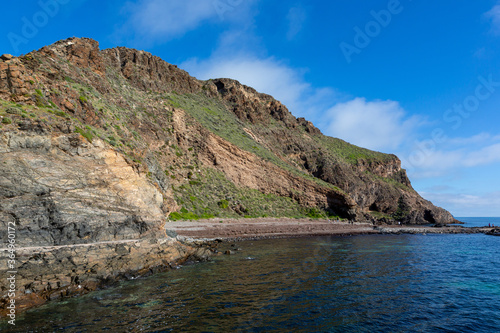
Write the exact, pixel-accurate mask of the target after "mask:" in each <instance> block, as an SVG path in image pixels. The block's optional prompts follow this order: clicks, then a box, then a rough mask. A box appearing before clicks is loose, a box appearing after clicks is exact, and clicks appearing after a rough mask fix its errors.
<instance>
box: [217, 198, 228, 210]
mask: <svg viewBox="0 0 500 333" xmlns="http://www.w3.org/2000/svg"><path fill="white" fill-rule="evenodd" d="M217 205H219V207H220V208H222V209H226V208H228V207H229V201H227V200H225V199H223V200H221V201H219V202H218V203H217Z"/></svg>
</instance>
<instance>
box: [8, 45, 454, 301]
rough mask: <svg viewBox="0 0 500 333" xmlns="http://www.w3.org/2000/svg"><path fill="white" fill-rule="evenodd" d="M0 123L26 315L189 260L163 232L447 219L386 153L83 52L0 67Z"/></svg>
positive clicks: (258, 105)
mask: <svg viewBox="0 0 500 333" xmlns="http://www.w3.org/2000/svg"><path fill="white" fill-rule="evenodd" d="M0 117H1V127H0V152H1V155H0V221H1V222H0V224H2V225H3V226H2V229H1V231H0V237H2V239H7V230H8V226H10V225H15V237H16V246H17V247H18V252H17V257H16V258H17V259H16V260H17V266H16V268H17V270H18V277H17V282H18V286H19V291H20V293H21V295H24V296H23V297H22V299H25V300H26V302H27V304H36V303H39V302H41V301H42V300H46V299H52V298H57V297H62V296H64V295H70V294H72V293H75V292H76V293H80V292H83V291H85V290H86V291H88V290H93V289H95V288H96V287H98V286H99V285H101V284H102V283H104V282H105V281H110V280H112V279H114V278H116V277H119V276H131V274H136V273H137V274H139V273H140V274H143V273H144V272H150V271H154V270H156V269H157V268H158V267H169V266H171V265H173V264H174V263H175V262H182V261H183V260H187V259H188V258H189V257H195V258H204V257H205V256H206V252H205V251H204V250H202V249H198V248H195V247H192V246H190V245H189V244H188V245H186V244H182V243H180V242H179V241H178V240H176V239H175V238H173V237H171V236H173V235H172V234H171V233H169V232H168V231H167V230H168V223H169V220H182V219H199V218H211V217H220V218H222V217H229V218H230V217H232V218H234V217H265V216H269V217H312V218H321V217H323V218H327V217H328V218H331V217H336V218H337V217H339V218H342V219H349V220H356V221H371V222H373V223H389V224H391V223H392V224H394V223H396V222H397V221H399V222H401V223H404V224H427V223H451V222H454V221H455V220H454V218H453V217H452V216H451V214H450V213H448V212H447V211H445V210H444V209H442V208H438V207H435V206H434V205H433V204H432V203H430V202H429V201H426V200H424V199H423V198H421V197H420V196H419V195H418V193H417V192H416V191H414V190H413V188H412V187H411V183H410V181H409V179H408V177H407V176H406V172H405V171H404V170H403V169H401V162H400V160H399V159H398V158H397V157H396V156H394V155H386V154H382V153H378V152H374V151H370V150H367V149H363V148H360V147H356V146H353V145H351V144H349V143H347V142H344V141H342V140H341V139H335V138H331V137H327V136H324V135H323V134H322V133H321V132H320V131H319V130H318V129H317V128H316V127H314V125H313V124H312V123H310V122H308V121H307V120H305V119H303V118H299V119H297V118H295V117H294V116H293V115H292V114H291V113H290V112H289V111H288V110H287V108H286V107H285V106H284V105H283V104H281V103H280V102H279V101H277V100H275V99H274V98H273V97H271V96H269V95H265V94H262V93H259V92H257V91H255V90H254V89H252V88H250V87H247V86H244V85H242V84H240V83H238V82H237V81H234V80H230V79H214V80H208V81H200V80H197V79H195V78H193V77H191V76H190V75H189V74H188V73H186V72H185V71H183V70H181V69H179V68H177V67H176V66H175V65H171V64H168V63H166V62H165V61H163V60H162V59H160V58H158V57H156V56H153V55H151V54H149V53H146V52H143V51H137V50H133V49H127V48H122V47H118V48H113V49H107V50H100V49H99V44H98V42H96V41H93V40H91V39H86V38H82V39H79V38H70V39H67V40H64V41H60V42H57V43H55V44H53V45H50V46H46V47H44V48H42V49H40V50H38V51H33V52H31V53H29V54H27V55H24V56H21V57H12V56H9V55H3V56H2V57H1V59H0ZM2 253H4V257H3V259H2V261H1V262H2V264H0V271H1V272H3V273H5V274H7V273H6V272H7V270H8V267H7V257H6V255H7V252H6V251H3V252H2ZM138 272H139V273H138ZM3 273H2V274H3ZM4 283H5V281H4ZM0 287H1V290H2V293H3V296H2V297H3V298H2V300H3V302H4V305H5V304H6V303H5V302H7V298H6V296H5V293H6V290H7V289H8V288H7V285H4V284H2V285H0ZM82 288H83V289H82Z"/></svg>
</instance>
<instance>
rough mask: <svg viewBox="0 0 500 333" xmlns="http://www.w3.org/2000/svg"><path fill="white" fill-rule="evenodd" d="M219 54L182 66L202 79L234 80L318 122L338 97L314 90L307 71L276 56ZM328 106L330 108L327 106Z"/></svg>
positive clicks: (323, 90) (329, 92)
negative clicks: (319, 117)
mask: <svg viewBox="0 0 500 333" xmlns="http://www.w3.org/2000/svg"><path fill="white" fill-rule="evenodd" d="M219 54H224V52H217V53H216V54H215V55H214V56H212V57H211V58H209V59H207V60H203V61H199V60H198V59H190V60H188V61H186V62H184V63H182V64H181V65H180V67H181V68H184V69H186V70H187V71H188V72H189V73H190V74H191V75H194V76H196V77H197V78H198V79H202V80H207V79H215V78H231V79H235V80H238V81H239V82H241V83H242V84H245V85H248V86H250V87H252V88H254V89H256V90H257V91H259V92H262V93H265V94H269V95H271V96H273V97H274V98H276V99H277V100H279V101H281V102H282V103H283V104H285V105H286V106H287V107H288V108H289V110H290V111H291V112H292V113H293V114H294V115H295V116H302V117H306V118H307V119H309V120H314V119H312V118H314V117H315V116H316V114H317V113H319V112H320V111H321V110H322V109H324V108H327V107H329V106H330V105H331V103H333V102H334V100H335V99H336V98H337V93H336V92H335V90H334V89H331V88H314V87H312V86H311V85H310V84H309V83H307V82H306V81H305V80H304V78H303V75H304V72H305V70H301V69H295V68H292V67H290V66H288V65H287V64H286V63H284V62H283V61H279V60H277V59H275V58H273V57H268V58H258V57H256V56H249V55H242V54H233V55H229V56H228V55H227V54H224V55H219ZM325 105H328V106H327V107H325Z"/></svg>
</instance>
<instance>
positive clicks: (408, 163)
mask: <svg viewBox="0 0 500 333" xmlns="http://www.w3.org/2000/svg"><path fill="white" fill-rule="evenodd" d="M499 140H500V136H498V135H497V136H493V135H491V134H488V133H480V134H477V135H473V136H471V137H466V138H447V139H445V140H444V141H443V142H435V141H432V140H425V141H418V142H416V144H415V145H414V146H413V149H411V150H410V151H409V152H407V153H406V154H405V155H403V156H401V160H402V164H403V167H404V168H406V169H408V171H409V173H410V175H411V176H412V177H414V178H433V177H440V176H443V175H446V174H450V173H451V172H453V171H457V170H465V169H469V168H473V167H478V166H486V165H491V164H495V163H500V143H498V141H499Z"/></svg>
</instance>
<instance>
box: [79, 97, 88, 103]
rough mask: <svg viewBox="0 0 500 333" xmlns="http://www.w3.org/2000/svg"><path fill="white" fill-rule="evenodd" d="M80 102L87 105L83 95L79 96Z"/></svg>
mask: <svg viewBox="0 0 500 333" xmlns="http://www.w3.org/2000/svg"><path fill="white" fill-rule="evenodd" d="M80 102H82V103H87V97H85V96H83V95H82V96H80Z"/></svg>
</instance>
